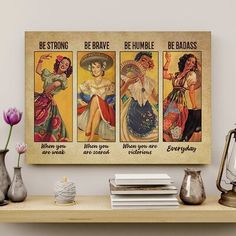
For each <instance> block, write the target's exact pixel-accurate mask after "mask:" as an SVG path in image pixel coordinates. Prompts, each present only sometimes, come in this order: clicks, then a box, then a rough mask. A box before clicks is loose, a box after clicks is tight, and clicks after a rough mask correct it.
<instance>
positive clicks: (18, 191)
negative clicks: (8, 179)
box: [8, 167, 27, 202]
mask: <svg viewBox="0 0 236 236" xmlns="http://www.w3.org/2000/svg"><path fill="white" fill-rule="evenodd" d="M26 197H27V190H26V188H25V185H24V182H23V179H22V175H21V167H14V177H13V180H12V183H11V186H10V188H9V190H8V198H9V200H11V201H12V202H23V201H24V200H25V199H26Z"/></svg>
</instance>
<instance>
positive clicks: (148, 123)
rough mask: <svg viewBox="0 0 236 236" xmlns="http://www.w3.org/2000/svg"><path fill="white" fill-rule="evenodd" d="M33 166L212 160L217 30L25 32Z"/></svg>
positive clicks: (27, 133) (27, 129)
mask: <svg viewBox="0 0 236 236" xmlns="http://www.w3.org/2000/svg"><path fill="white" fill-rule="evenodd" d="M25 75H26V78H25V94H26V95H25V97H26V99H25V108H26V109H25V122H26V125H25V142H26V143H27V144H28V151H27V153H26V159H27V163H29V164H90V165H93V164H109V165H112V164H123V165H124V164H141V165H153V164H209V163H210V162H211V32H26V34H25Z"/></svg>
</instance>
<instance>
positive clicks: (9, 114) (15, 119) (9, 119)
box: [3, 108, 22, 126]
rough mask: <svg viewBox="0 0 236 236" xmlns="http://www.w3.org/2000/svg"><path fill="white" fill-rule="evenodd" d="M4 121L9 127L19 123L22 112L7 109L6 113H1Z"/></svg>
mask: <svg viewBox="0 0 236 236" xmlns="http://www.w3.org/2000/svg"><path fill="white" fill-rule="evenodd" d="M3 117H4V120H5V122H6V123H7V124H9V125H10V126H13V125H16V124H18V123H19V122H20V121H21V118H22V112H20V111H19V110H17V109H16V108H9V109H8V111H6V112H5V111H4V112H3Z"/></svg>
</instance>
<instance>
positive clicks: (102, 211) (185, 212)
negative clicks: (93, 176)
mask: <svg viewBox="0 0 236 236" xmlns="http://www.w3.org/2000/svg"><path fill="white" fill-rule="evenodd" d="M217 201H218V197H208V198H207V200H206V201H205V202H204V203H203V204H202V205H199V206H186V205H181V206H180V207H179V208H177V209H167V210H165V209H161V210H112V209H111V206H110V197H109V196H79V197H78V204H77V205H74V206H57V205H55V204H54V198H53V197H52V196H30V197H28V198H27V199H26V201H25V202H22V203H9V204H8V205H6V206H1V207H0V222H28V223H30V222H38V223H43V222H51V223H52V222H58V223H59V222H64V223H67V222H68V223H69V222H70V223H73V222H74V223H83V222H87V223H95V222H104V223H113V222H114V223H115V222H116V223H119V222H120V223H121V222H124V223H135V222H143V223H145V222H149V223H151V222H153V223H154V222H157V223H158V222H161V223H200V222H201V223H202V222H204V223H206V222H212V223H213V222H214V223H217V222H222V223H223V222H225V223H226V222H228V223H229V222H231V223H236V208H230V207H226V206H222V205H220V204H218V202H217Z"/></svg>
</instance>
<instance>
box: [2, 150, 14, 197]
mask: <svg viewBox="0 0 236 236" xmlns="http://www.w3.org/2000/svg"><path fill="white" fill-rule="evenodd" d="M8 151H9V150H0V190H1V191H2V192H3V194H4V196H5V199H6V198H7V192H8V189H9V187H10V185H11V179H10V177H9V174H8V172H7V168H6V165H5V156H6V154H7V152H8Z"/></svg>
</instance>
